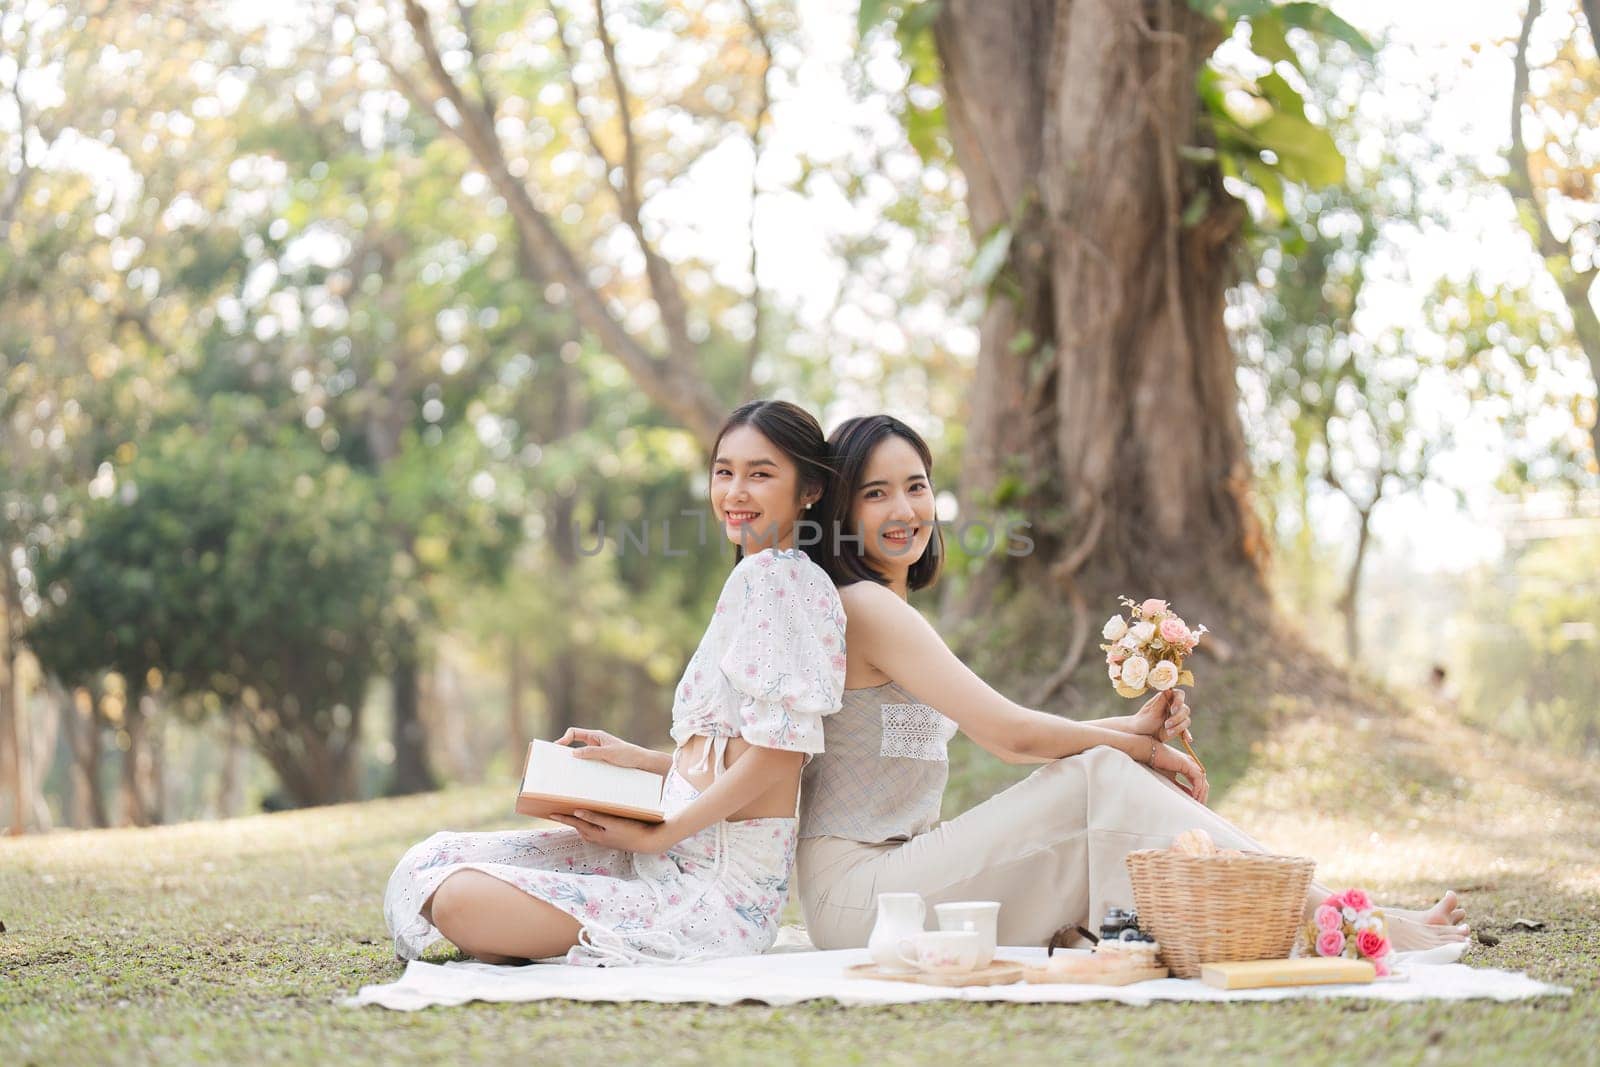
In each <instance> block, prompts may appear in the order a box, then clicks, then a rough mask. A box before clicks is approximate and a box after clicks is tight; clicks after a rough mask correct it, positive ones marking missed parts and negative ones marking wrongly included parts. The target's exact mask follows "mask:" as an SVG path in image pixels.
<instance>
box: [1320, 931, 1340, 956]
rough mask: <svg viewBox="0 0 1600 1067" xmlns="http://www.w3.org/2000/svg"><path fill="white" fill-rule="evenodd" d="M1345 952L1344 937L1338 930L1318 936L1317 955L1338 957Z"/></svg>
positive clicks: (1324, 932)
mask: <svg viewBox="0 0 1600 1067" xmlns="http://www.w3.org/2000/svg"><path fill="white" fill-rule="evenodd" d="M1343 951H1344V935H1343V934H1341V933H1340V932H1339V931H1337V930H1324V931H1323V932H1322V933H1321V934H1319V935H1318V936H1317V955H1319V956H1337V955H1338V954H1339V953H1341V952H1343Z"/></svg>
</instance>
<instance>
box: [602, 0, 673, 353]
mask: <svg viewBox="0 0 1600 1067" xmlns="http://www.w3.org/2000/svg"><path fill="white" fill-rule="evenodd" d="M594 20H595V30H596V32H597V33H599V35H600V47H601V49H602V50H603V51H604V52H605V57H606V68H607V69H608V70H609V71H610V72H611V85H612V89H613V91H615V92H616V94H617V120H618V122H619V124H620V125H621V126H622V185H621V188H619V189H618V190H617V199H618V202H619V203H621V205H622V217H623V219H624V220H625V221H626V222H627V224H628V229H629V230H631V231H633V238H634V240H635V241H637V242H638V243H639V251H640V252H642V253H643V254H644V266H645V275H646V276H647V277H648V278H649V280H650V292H651V293H652V294H653V295H654V296H655V301H656V307H657V308H658V309H659V310H660V312H661V325H662V326H663V327H664V328H665V329H666V332H667V345H668V348H669V349H670V350H671V352H672V354H673V356H674V357H675V358H677V359H683V360H692V359H694V356H695V346H694V342H692V341H691V340H690V339H689V312H688V308H687V307H686V306H685V304H684V300H683V292H682V290H680V289H679V288H678V279H677V278H676V277H675V276H674V275H673V273H672V266H671V264H669V263H668V262H667V261H666V260H665V259H663V258H662V257H661V255H660V254H659V253H658V252H657V251H656V249H655V246H654V245H653V244H651V243H650V241H649V240H648V239H646V237H645V234H644V220H643V215H642V211H643V204H642V202H641V200H640V197H639V185H640V182H639V145H638V142H637V141H636V140H635V139H634V135H633V104H632V102H631V101H630V99H629V95H628V86H627V83H626V82H625V81H624V79H623V77H622V65H621V63H619V62H618V61H617V48H616V44H615V42H614V41H612V39H611V31H610V30H608V29H607V28H606V8H605V0H594Z"/></svg>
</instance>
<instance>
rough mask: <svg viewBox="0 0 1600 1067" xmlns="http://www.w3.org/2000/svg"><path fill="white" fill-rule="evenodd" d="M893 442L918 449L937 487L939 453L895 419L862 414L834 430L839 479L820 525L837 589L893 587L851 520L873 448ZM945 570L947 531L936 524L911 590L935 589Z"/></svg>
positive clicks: (913, 571) (912, 574)
mask: <svg viewBox="0 0 1600 1067" xmlns="http://www.w3.org/2000/svg"><path fill="white" fill-rule="evenodd" d="M889 437H899V438H901V439H903V440H904V441H906V442H907V443H908V444H910V445H911V447H912V448H913V449H915V450H916V453H917V455H918V456H919V457H920V458H921V459H922V466H923V468H924V469H925V470H926V471H927V472H928V485H929V488H930V489H931V488H932V486H933V452H932V450H930V449H929V448H928V442H926V441H924V440H923V439H922V435H921V434H919V433H917V431H915V430H913V429H912V428H911V427H909V426H907V425H906V424H905V423H903V422H901V421H900V420H899V419H897V418H895V417H894V416H893V415H860V416H857V417H856V418H853V419H846V420H845V421H844V422H842V423H840V424H839V425H838V426H837V427H836V428H835V429H834V431H833V433H832V434H830V435H829V437H828V449H829V452H830V453H831V461H832V464H833V476H832V477H831V478H830V479H829V480H828V487H827V489H826V490H825V491H824V492H823V494H822V499H821V500H820V501H819V502H818V503H817V509H816V510H817V511H818V512H820V513H821V514H820V515H819V516H818V521H819V522H820V523H821V524H822V529H823V531H824V536H823V538H822V542H823V543H822V544H821V545H820V546H819V548H821V549H823V550H824V551H823V552H822V555H823V556H824V557H825V562H824V561H820V560H819V562H822V569H823V570H825V571H827V572H828V576H829V577H830V578H832V579H833V583H834V584H835V585H840V586H844V585H853V584H855V583H856V582H877V583H878V584H879V585H887V584H889V579H887V578H885V577H884V576H883V575H881V574H879V573H878V572H877V571H875V570H873V569H872V564H870V563H869V562H867V558H866V556H865V555H863V554H862V543H861V538H860V534H859V531H857V530H856V528H855V526H854V524H853V523H852V522H851V521H850V509H851V505H852V504H853V503H854V501H855V497H856V492H857V491H858V490H859V489H860V488H861V479H862V477H863V476H864V475H865V474H866V469H867V462H868V461H869V460H870V459H871V458H872V452H873V449H875V448H877V447H878V445H879V444H880V443H881V442H883V441H884V440H885V439H887V438H889ZM842 535H850V536H842ZM943 569H944V532H943V531H942V530H941V529H940V528H939V523H938V520H937V519H935V520H934V524H933V536H932V537H930V538H929V539H928V545H927V547H926V548H924V549H923V550H922V555H921V556H920V557H919V558H918V559H917V561H916V562H915V563H913V564H911V567H910V569H909V570H908V571H907V573H906V585H907V587H908V588H909V589H923V588H926V587H927V586H931V585H933V584H934V583H935V582H937V581H938V580H939V574H940V572H941V571H942V570H943Z"/></svg>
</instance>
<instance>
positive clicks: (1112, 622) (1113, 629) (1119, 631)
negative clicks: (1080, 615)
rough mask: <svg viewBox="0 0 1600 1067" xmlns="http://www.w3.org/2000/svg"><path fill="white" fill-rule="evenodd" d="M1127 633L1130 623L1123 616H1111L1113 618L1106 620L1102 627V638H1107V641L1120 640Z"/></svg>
mask: <svg viewBox="0 0 1600 1067" xmlns="http://www.w3.org/2000/svg"><path fill="white" fill-rule="evenodd" d="M1127 632H1128V623H1127V621H1126V620H1125V619H1123V617H1122V616H1121V615H1113V616H1111V618H1109V619H1107V620H1106V624H1105V625H1104V626H1102V627H1100V636H1101V637H1103V638H1105V639H1106V640H1107V641H1117V640H1120V639H1121V637H1122V635H1123V634H1125V633H1127Z"/></svg>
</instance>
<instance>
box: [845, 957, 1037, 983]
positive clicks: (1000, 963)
mask: <svg viewBox="0 0 1600 1067" xmlns="http://www.w3.org/2000/svg"><path fill="white" fill-rule="evenodd" d="M1025 969H1026V968H1024V967H1023V965H1022V964H1020V963H1018V962H1016V961H1015V960H992V961H990V963H989V966H987V967H979V968H978V969H977V970H975V971H955V972H952V973H950V974H927V973H925V972H922V971H886V970H884V969H883V968H881V967H879V966H878V965H877V964H876V963H858V964H856V965H855V966H854V967H846V968H845V969H844V974H845V977H846V978H871V979H874V980H876V981H881V982H915V983H917V984H918V985H937V986H967V985H1010V984H1011V983H1012V982H1020V981H1022V972H1023V971H1024V970H1025Z"/></svg>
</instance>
